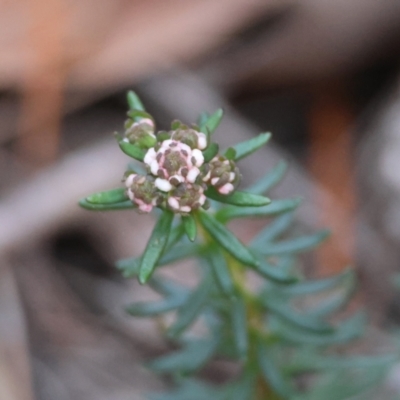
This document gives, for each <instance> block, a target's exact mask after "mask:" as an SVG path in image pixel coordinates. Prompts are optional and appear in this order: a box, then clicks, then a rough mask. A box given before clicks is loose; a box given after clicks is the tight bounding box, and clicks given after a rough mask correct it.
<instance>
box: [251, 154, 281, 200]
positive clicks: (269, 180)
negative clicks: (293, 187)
mask: <svg viewBox="0 0 400 400" xmlns="http://www.w3.org/2000/svg"><path fill="white" fill-rule="evenodd" d="M286 170H287V164H286V163H285V162H284V161H280V162H279V163H278V164H277V165H276V166H275V167H274V168H273V169H272V171H270V172H268V173H267V174H266V175H265V176H264V177H263V178H261V179H260V180H259V181H258V182H256V183H255V184H254V185H252V186H250V187H249V188H247V189H246V191H247V192H251V193H255V194H265V193H267V192H268V191H270V190H271V189H272V188H273V187H275V186H276V185H277V184H278V183H279V182H280V181H281V180H282V178H283V177H284V176H285V173H286Z"/></svg>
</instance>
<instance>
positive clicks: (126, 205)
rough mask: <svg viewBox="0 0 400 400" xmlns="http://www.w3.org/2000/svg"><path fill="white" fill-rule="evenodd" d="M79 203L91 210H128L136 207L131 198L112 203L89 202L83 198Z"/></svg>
mask: <svg viewBox="0 0 400 400" xmlns="http://www.w3.org/2000/svg"><path fill="white" fill-rule="evenodd" d="M79 205H80V206H81V207H82V208H85V209H86V210H90V211H111V210H128V209H134V208H136V205H134V204H133V203H132V202H131V201H130V200H128V201H123V202H120V203H112V204H96V203H89V202H88V201H87V200H86V199H81V200H80V201H79Z"/></svg>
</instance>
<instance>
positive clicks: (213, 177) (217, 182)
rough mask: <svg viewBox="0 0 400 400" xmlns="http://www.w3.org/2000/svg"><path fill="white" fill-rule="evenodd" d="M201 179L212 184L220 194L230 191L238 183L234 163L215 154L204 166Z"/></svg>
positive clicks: (237, 170)
mask: <svg viewBox="0 0 400 400" xmlns="http://www.w3.org/2000/svg"><path fill="white" fill-rule="evenodd" d="M204 173H205V174H204V177H203V181H204V182H206V183H208V184H210V185H212V186H214V187H215V188H216V189H217V191H218V192H219V193H220V194H224V195H228V194H230V193H232V192H233V191H234V190H235V189H236V188H237V187H238V185H239V183H240V173H239V169H238V168H237V166H236V164H235V163H234V162H233V161H231V160H228V159H227V158H225V157H224V156H221V155H218V156H215V157H214V158H213V159H212V160H211V161H210V162H209V163H208V164H207V165H206V166H205V168H204Z"/></svg>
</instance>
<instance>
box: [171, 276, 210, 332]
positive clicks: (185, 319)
mask: <svg viewBox="0 0 400 400" xmlns="http://www.w3.org/2000/svg"><path fill="white" fill-rule="evenodd" d="M210 290H211V281H210V279H209V277H208V276H207V277H206V278H205V279H204V280H203V282H202V283H201V284H200V285H199V286H198V287H197V288H196V289H195V290H194V291H193V292H192V293H191V294H190V296H189V298H188V300H187V301H186V303H185V304H184V305H183V306H182V307H181V308H180V309H179V312H178V317H177V319H176V321H175V322H174V323H173V324H172V325H171V326H170V327H169V329H168V331H167V335H168V336H169V337H171V338H174V337H177V336H180V335H181V334H182V333H183V332H184V331H185V330H186V329H187V328H189V327H190V325H191V324H192V323H193V322H194V320H195V319H196V317H197V316H198V315H199V313H200V312H201V310H202V308H203V307H204V305H205V304H206V302H207V300H208V297H209V294H210Z"/></svg>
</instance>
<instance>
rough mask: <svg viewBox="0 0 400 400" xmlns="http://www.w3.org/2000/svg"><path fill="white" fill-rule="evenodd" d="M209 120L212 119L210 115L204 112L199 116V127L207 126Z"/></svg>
mask: <svg viewBox="0 0 400 400" xmlns="http://www.w3.org/2000/svg"><path fill="white" fill-rule="evenodd" d="M208 118H210V116H209V114H208V113H206V112H202V113H201V114H200V115H199V118H197V125H198V126H200V127H202V126H204V125H205V124H206V122H207V120H208Z"/></svg>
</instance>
